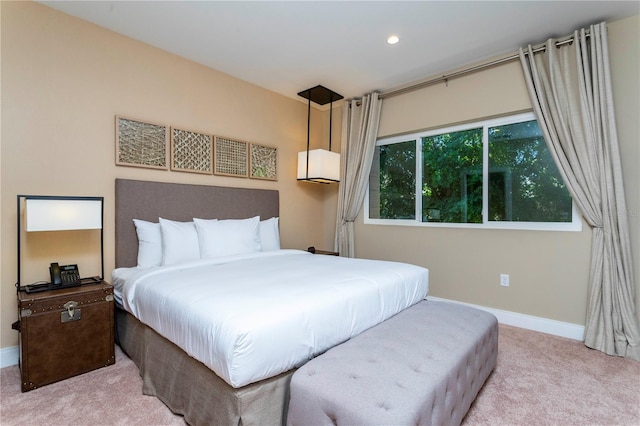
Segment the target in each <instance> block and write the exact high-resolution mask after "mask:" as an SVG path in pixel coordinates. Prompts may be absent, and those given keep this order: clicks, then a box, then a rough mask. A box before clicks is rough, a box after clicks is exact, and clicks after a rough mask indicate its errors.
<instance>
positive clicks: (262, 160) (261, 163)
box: [249, 143, 278, 180]
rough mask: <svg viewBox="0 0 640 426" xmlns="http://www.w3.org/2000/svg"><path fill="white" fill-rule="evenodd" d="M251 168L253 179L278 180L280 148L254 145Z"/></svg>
mask: <svg viewBox="0 0 640 426" xmlns="http://www.w3.org/2000/svg"><path fill="white" fill-rule="evenodd" d="M249 168H250V174H249V177H250V178H252V179H266V180H278V148H274V147H271V146H264V145H258V144H253V143H252V144H251V146H250V152H249Z"/></svg>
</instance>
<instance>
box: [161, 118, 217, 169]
mask: <svg viewBox="0 0 640 426" xmlns="http://www.w3.org/2000/svg"><path fill="white" fill-rule="evenodd" d="M212 140H213V138H212V136H211V135H206V134H204V133H197V132H190V131H187V130H181V129H176V128H174V127H172V128H171V170H175V171H181V172H191V173H204V174H211V173H212V172H213V147H212Z"/></svg>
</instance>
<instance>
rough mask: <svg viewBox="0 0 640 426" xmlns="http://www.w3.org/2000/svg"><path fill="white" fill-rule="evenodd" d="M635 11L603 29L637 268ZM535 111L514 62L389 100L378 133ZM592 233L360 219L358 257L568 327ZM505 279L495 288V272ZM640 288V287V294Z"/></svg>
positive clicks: (443, 293) (434, 291)
mask: <svg viewBox="0 0 640 426" xmlns="http://www.w3.org/2000/svg"><path fill="white" fill-rule="evenodd" d="M639 28H640V26H639V23H638V17H637V16H635V17H632V18H628V19H625V20H621V21H618V22H613V23H611V24H610V25H609V29H610V31H609V35H610V40H609V44H610V46H611V67H612V79H613V85H614V89H615V96H616V107H617V110H618V115H617V119H618V129H619V132H620V145H621V152H622V157H623V161H624V164H623V166H624V177H625V179H626V182H627V185H626V195H627V199H628V201H629V209H628V210H629V215H628V216H629V219H630V221H631V227H632V235H633V237H634V238H633V253H634V259H635V269H636V273H638V272H640V266H639V265H638V257H639V256H638V254H639V253H640V246H639V243H640V242H639V238H638V230H639V218H638V216H639V215H638V211H640V210H639V209H638V203H639V200H640V197H639V190H638V188H639V185H638V183H639V180H640V179H639V178H638V176H639V175H638V160H639V156H638V143H639V142H638V140H639V138H638V134H639V131H638V117H639V114H640V108H639V105H638V102H639V99H640V98H639V96H638V93H639V91H638V75H640V72H639V66H638V60H639V54H640V49H639V48H638V40H639V37H638V32H639ZM521 110H531V104H530V101H529V98H528V95H527V92H526V87H525V84H524V78H523V76H522V71H521V69H520V65H519V63H518V62H511V63H508V64H505V65H501V66H498V67H494V68H491V69H488V70H486V71H482V72H479V73H476V74H472V75H469V76H466V77H462V78H459V79H455V80H451V81H449V83H448V85H445V84H438V85H436V86H431V87H428V88H425V89H421V90H419V91H414V92H411V93H409V94H405V95H400V96H397V97H392V98H389V99H385V100H384V102H383V107H382V116H381V123H380V135H381V136H387V135H392V134H398V133H405V132H409V131H415V130H419V129H426V128H432V127H439V126H443V125H447V124H451V123H459V122H464V121H469V120H475V119H478V118H482V117H490V116H494V115H501V114H506V113H511V112H515V111H521ZM590 239H591V230H590V229H589V228H588V226H586V225H584V226H583V230H582V231H581V232H543V231H535V232H534V231H513V230H486V229H454V228H450V229H443V228H416V227H401V226H381V225H365V224H364V222H363V215H362V214H361V215H360V217H359V219H358V221H357V223H356V255H357V256H358V257H368V258H374V259H391V260H399V261H407V262H412V263H416V264H419V265H423V266H425V267H427V268H429V269H430V294H431V295H433V296H437V297H443V298H447V299H452V300H458V301H463V302H467V303H473V304H478V305H483V306H487V307H493V308H498V309H503V310H508V311H513V312H518V313H523V314H529V315H534V316H539V317H544V318H550V319H554V320H559V321H565V322H569V323H574V324H584V320H585V311H586V308H585V306H586V299H587V279H588V268H589V257H590V244H591V243H590ZM501 273H507V274H509V275H510V276H511V277H510V278H511V282H510V287H508V288H505V287H500V285H499V275H500V274H501ZM639 292H640V290H638V291H637V293H639Z"/></svg>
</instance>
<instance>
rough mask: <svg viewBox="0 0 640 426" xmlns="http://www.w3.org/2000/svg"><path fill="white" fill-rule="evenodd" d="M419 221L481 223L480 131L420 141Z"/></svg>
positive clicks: (444, 135) (455, 133)
mask: <svg viewBox="0 0 640 426" xmlns="http://www.w3.org/2000/svg"><path fill="white" fill-rule="evenodd" d="M422 163H423V172H422V175H423V178H422V212H423V213H422V220H423V221H425V222H447V223H482V128H478V129H469V130H464V131H460V132H454V133H444V134H442V135H436V136H430V137H425V138H422Z"/></svg>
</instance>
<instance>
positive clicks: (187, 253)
mask: <svg viewBox="0 0 640 426" xmlns="http://www.w3.org/2000/svg"><path fill="white" fill-rule="evenodd" d="M160 230H161V233H162V264H163V265H173V264H176V263H182V262H189V261H191V260H198V259H200V246H199V245H198V234H197V233H196V227H195V225H194V223H193V222H176V221H174V220H168V219H163V218H160Z"/></svg>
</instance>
